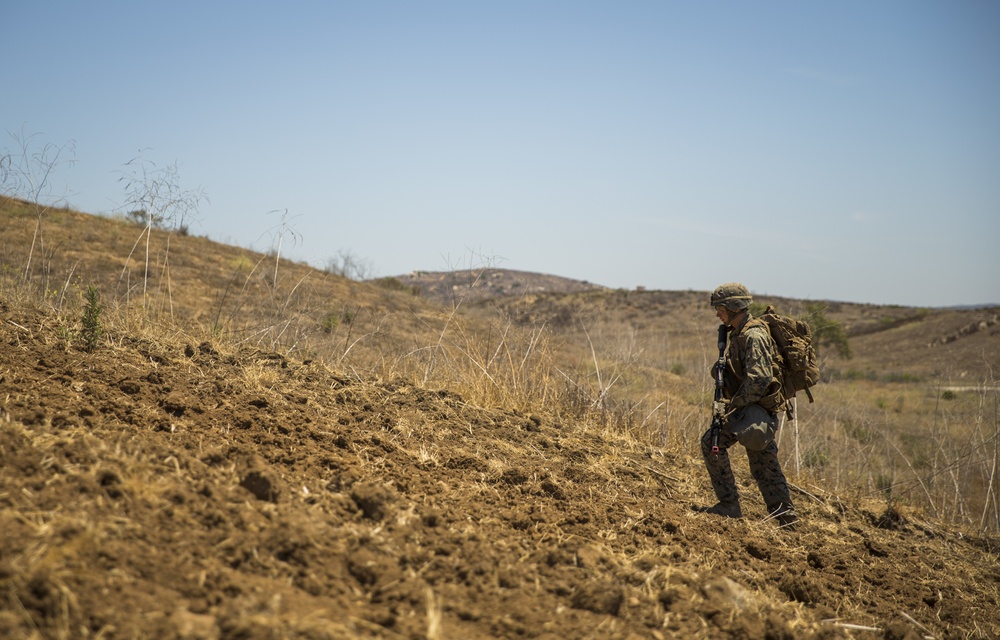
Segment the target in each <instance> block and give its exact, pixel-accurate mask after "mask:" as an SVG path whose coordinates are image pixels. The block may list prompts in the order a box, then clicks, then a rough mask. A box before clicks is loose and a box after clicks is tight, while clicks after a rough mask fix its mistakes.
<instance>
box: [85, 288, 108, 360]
mask: <svg viewBox="0 0 1000 640" xmlns="http://www.w3.org/2000/svg"><path fill="white" fill-rule="evenodd" d="M86 298H87V304H86V305H84V307H83V320H82V324H83V330H82V331H80V337H81V338H82V339H83V347H84V349H86V350H87V351H93V350H94V349H96V348H97V344H98V342H100V340H101V334H102V333H103V328H102V327H101V311H103V310H104V308H103V307H102V306H101V304H100V293H99V292H98V291H97V287H95V286H94V285H90V286H89V287H87V294H86Z"/></svg>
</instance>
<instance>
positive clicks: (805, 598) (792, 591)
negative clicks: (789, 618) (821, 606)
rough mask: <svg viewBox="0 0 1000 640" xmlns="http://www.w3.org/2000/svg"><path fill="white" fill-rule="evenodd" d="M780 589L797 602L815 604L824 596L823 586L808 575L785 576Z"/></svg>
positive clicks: (779, 585) (779, 584)
mask: <svg viewBox="0 0 1000 640" xmlns="http://www.w3.org/2000/svg"><path fill="white" fill-rule="evenodd" d="M778 589H780V590H781V592H782V593H784V594H785V595H786V596H788V597H789V598H791V599H792V600H794V601H795V602H801V603H802V604H814V603H816V602H819V601H820V599H821V598H822V595H823V593H822V588H821V587H820V586H819V585H817V584H816V582H815V581H814V580H811V579H809V578H808V577H806V576H785V578H783V579H782V580H781V582H779V583H778Z"/></svg>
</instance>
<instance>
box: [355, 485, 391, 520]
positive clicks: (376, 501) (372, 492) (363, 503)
mask: <svg viewBox="0 0 1000 640" xmlns="http://www.w3.org/2000/svg"><path fill="white" fill-rule="evenodd" d="M393 498H394V495H393V493H392V492H391V491H390V490H389V489H388V488H387V487H385V486H383V485H380V484H375V483H370V482H362V483H358V484H356V485H354V486H353V487H351V500H353V501H354V504H356V505H358V509H360V510H361V513H363V514H364V515H365V517H366V518H368V519H369V520H381V519H383V518H385V514H386V512H387V509H388V507H389V505H390V504H391V503H392V501H393Z"/></svg>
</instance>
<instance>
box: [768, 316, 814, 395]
mask: <svg viewBox="0 0 1000 640" xmlns="http://www.w3.org/2000/svg"><path fill="white" fill-rule="evenodd" d="M754 320H759V321H760V322H761V324H763V325H764V326H766V327H767V329H768V332H770V334H771V339H772V340H774V344H775V345H776V346H777V347H778V353H777V355H778V364H779V366H780V368H781V395H783V396H784V397H785V400H791V399H792V398H794V397H795V393H796V392H797V391H805V392H806V395H807V396H809V402H813V395H812V392H811V391H810V390H809V387H812V386H813V385H815V384H816V383H817V382H819V362H818V361H817V360H816V352H815V351H813V348H812V330H811V329H810V328H809V325H808V324H807V323H806V322H805V321H804V320H796V319H795V318H791V317H789V316H783V315H780V314H779V313H778V312H777V311H775V309H774V307H773V306H771V305H768V307H767V309H766V310H765V311H764V313H763V314H761V315H760V316H759V317H757V318H754Z"/></svg>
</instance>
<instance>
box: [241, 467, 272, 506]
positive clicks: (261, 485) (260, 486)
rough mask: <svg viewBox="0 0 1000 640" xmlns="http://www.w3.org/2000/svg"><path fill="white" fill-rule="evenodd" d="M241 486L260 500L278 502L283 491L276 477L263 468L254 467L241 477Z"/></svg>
mask: <svg viewBox="0 0 1000 640" xmlns="http://www.w3.org/2000/svg"><path fill="white" fill-rule="evenodd" d="M240 486H241V487H243V488H244V489H246V490H247V491H249V492H250V493H252V494H253V495H254V497H255V498H257V499H258V500H265V501H267V502H277V501H278V496H279V495H280V493H281V491H280V489H279V488H278V485H277V481H276V479H275V478H274V477H273V476H272V475H271V474H270V473H268V472H267V471H266V470H263V469H253V470H251V471H248V472H247V473H246V474H245V475H244V476H243V477H242V478H240Z"/></svg>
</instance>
